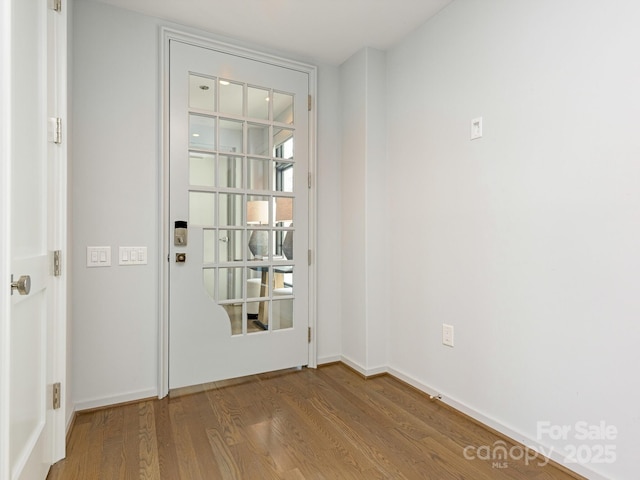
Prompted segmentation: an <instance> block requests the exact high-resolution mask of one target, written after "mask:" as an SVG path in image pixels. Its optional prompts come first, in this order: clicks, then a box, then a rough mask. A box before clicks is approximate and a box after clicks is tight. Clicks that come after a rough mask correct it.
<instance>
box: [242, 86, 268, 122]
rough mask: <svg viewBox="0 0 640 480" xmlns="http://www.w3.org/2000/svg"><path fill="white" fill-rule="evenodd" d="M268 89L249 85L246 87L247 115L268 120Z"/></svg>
mask: <svg viewBox="0 0 640 480" xmlns="http://www.w3.org/2000/svg"><path fill="white" fill-rule="evenodd" d="M270 100H271V98H270V97H269V90H267V89H264V88H255V87H249V88H248V89H247V116H249V117H251V118H259V119H260V120H269V101H270Z"/></svg>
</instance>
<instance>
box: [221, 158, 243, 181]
mask: <svg viewBox="0 0 640 480" xmlns="http://www.w3.org/2000/svg"><path fill="white" fill-rule="evenodd" d="M218 162H219V167H218V175H219V184H220V186H221V187H227V188H242V157H232V156H229V155H220V156H219V157H218Z"/></svg>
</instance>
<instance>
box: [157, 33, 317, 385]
mask: <svg viewBox="0 0 640 480" xmlns="http://www.w3.org/2000/svg"><path fill="white" fill-rule="evenodd" d="M171 40H177V41H180V42H183V43H188V44H191V45H194V46H198V47H204V48H208V49H211V50H215V51H218V52H222V53H227V54H230V55H235V56H238V57H242V58H246V59H249V60H255V61H258V62H262V63H267V64H270V65H275V66H279V67H283V68H289V69H291V70H296V71H299V72H302V73H305V74H307V75H308V78H309V94H310V95H311V98H312V108H311V111H310V112H309V173H310V174H311V178H313V179H314V181H313V182H311V186H310V188H309V212H308V215H309V232H308V233H309V248H310V250H311V251H312V252H313V255H312V259H313V261H312V262H311V265H309V327H311V331H312V335H311V341H310V342H309V358H308V362H309V363H308V367H311V368H316V367H317V340H316V339H317V335H316V334H315V332H316V331H317V328H316V322H317V318H316V314H317V296H316V292H317V262H316V258H317V228H316V221H317V220H316V219H317V187H316V178H317V175H316V172H317V170H316V152H317V146H316V145H317V142H316V138H317V113H316V112H317V100H316V97H317V95H316V91H317V76H318V69H317V67H315V66H313V65H309V64H306V63H301V62H297V61H294V60H288V59H286V58H283V57H278V56H275V55H271V54H267V53H263V52H259V51H257V50H252V49H248V48H244V47H239V46H236V45H232V44H229V43H225V42H221V41H218V40H214V39H211V38H207V37H205V36H201V35H194V34H191V33H187V32H183V31H180V30H176V29H174V28H169V27H161V28H160V106H159V107H160V121H161V125H160V131H161V140H160V147H159V148H160V158H161V159H162V166H161V168H160V170H159V171H160V175H159V177H160V178H159V182H160V186H159V189H158V191H159V192H160V197H159V199H158V205H159V208H158V215H159V218H158V225H159V226H160V229H161V230H160V232H158V237H159V241H160V248H159V249H158V252H159V255H160V258H159V259H158V261H159V262H160V265H162V268H161V269H160V276H159V283H158V290H159V298H160V315H159V322H160V324H159V326H158V398H163V397H165V396H166V395H168V393H169V262H168V258H169V257H168V255H169V242H170V238H169V231H170V225H169V223H170V222H169V42H170V41H171Z"/></svg>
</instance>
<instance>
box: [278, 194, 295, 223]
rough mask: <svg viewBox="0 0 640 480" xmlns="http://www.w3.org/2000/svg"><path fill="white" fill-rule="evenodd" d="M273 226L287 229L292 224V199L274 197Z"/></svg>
mask: <svg viewBox="0 0 640 480" xmlns="http://www.w3.org/2000/svg"><path fill="white" fill-rule="evenodd" d="M274 208H275V222H276V224H275V226H276V227H288V226H289V225H291V222H293V197H275V207H274Z"/></svg>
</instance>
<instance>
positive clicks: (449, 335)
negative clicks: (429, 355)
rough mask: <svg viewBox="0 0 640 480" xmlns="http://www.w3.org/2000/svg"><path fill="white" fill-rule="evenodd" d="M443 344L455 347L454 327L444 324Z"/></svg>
mask: <svg viewBox="0 0 640 480" xmlns="http://www.w3.org/2000/svg"><path fill="white" fill-rule="evenodd" d="M442 344H443V345H447V346H448V347H453V325H447V324H446V323H443V324H442Z"/></svg>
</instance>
